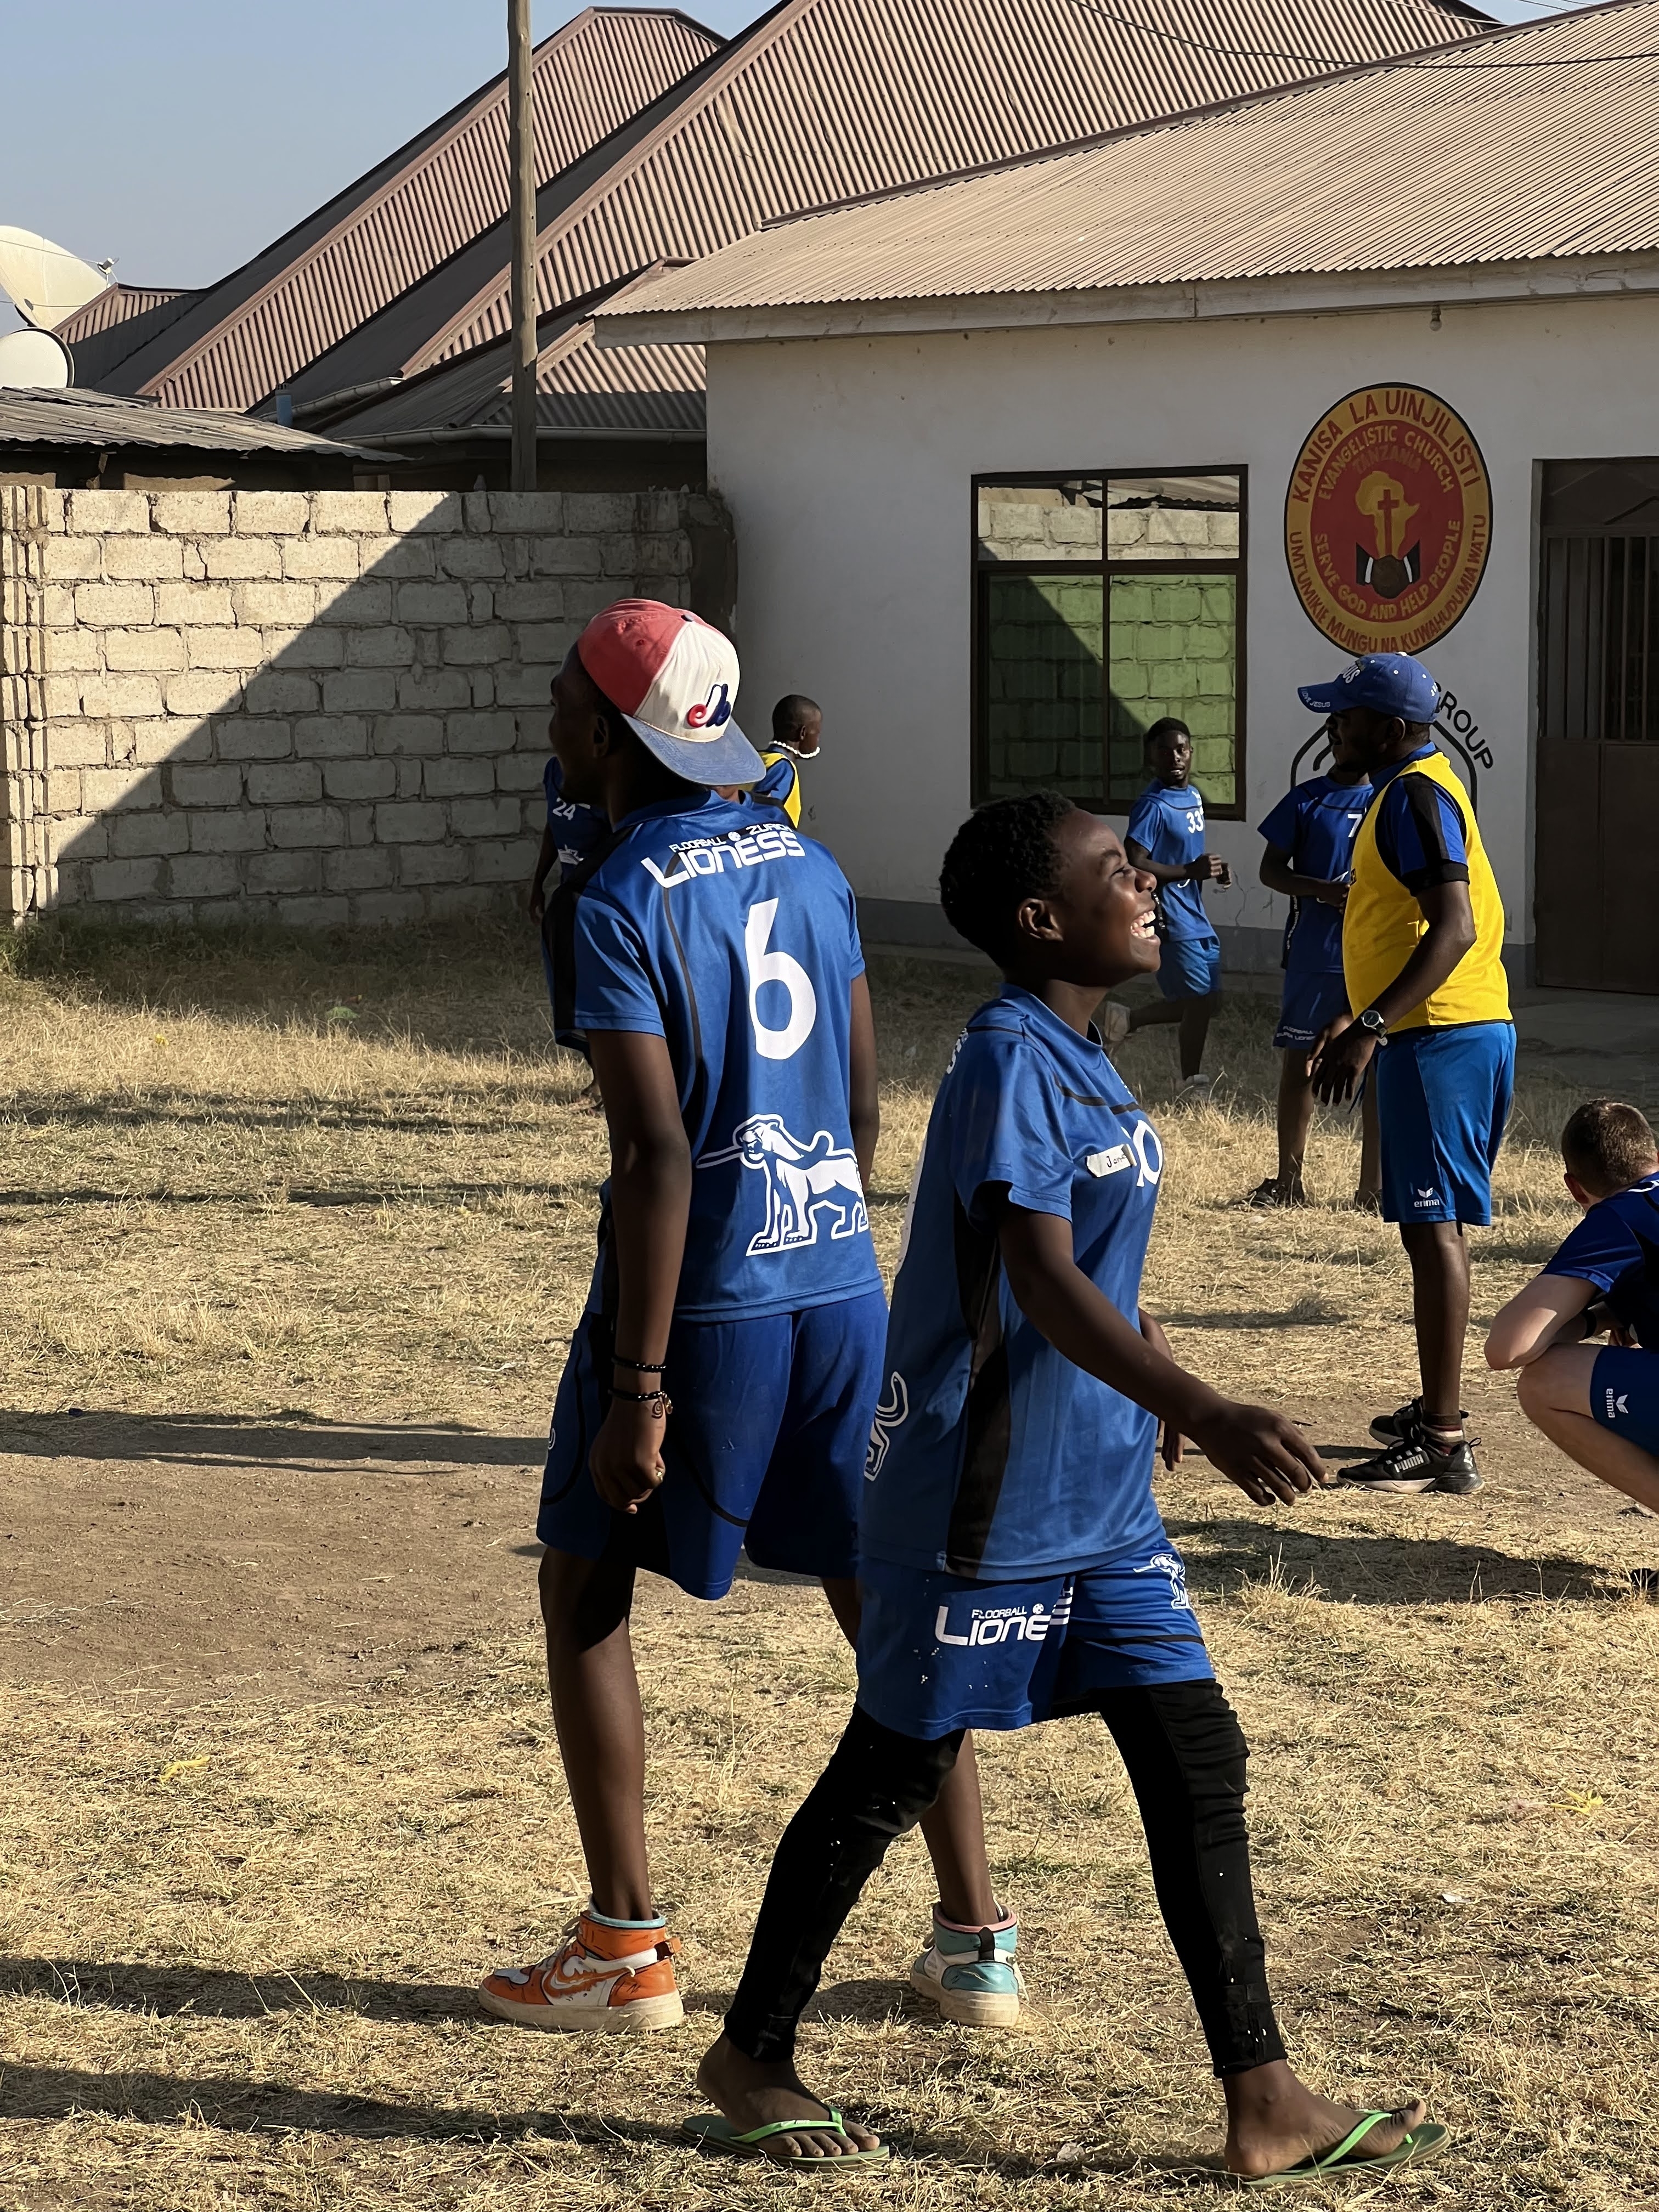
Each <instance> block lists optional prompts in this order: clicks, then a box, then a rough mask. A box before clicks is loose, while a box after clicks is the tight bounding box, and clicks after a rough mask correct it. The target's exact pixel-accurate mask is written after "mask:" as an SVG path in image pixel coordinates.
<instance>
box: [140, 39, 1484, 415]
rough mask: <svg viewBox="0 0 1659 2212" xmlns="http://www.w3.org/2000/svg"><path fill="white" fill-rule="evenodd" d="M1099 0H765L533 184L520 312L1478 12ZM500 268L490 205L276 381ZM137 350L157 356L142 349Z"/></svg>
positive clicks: (496, 301) (482, 327)
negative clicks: (429, 262) (446, 253)
mask: <svg viewBox="0 0 1659 2212" xmlns="http://www.w3.org/2000/svg"><path fill="white" fill-rule="evenodd" d="M1103 4H1106V5H1108V6H1109V7H1111V8H1112V9H1114V11H1115V12H1116V13H1118V14H1120V15H1124V16H1126V17H1127V18H1128V20H1129V25H1130V26H1131V27H1126V26H1125V24H1124V23H1123V22H1113V21H1109V20H1108V18H1107V16H1105V15H1102V14H1100V13H1097V12H1095V11H1094V10H1093V9H1092V8H1091V6H1088V5H1085V4H1082V0H782V4H781V6H780V7H778V8H777V9H775V10H774V12H773V13H772V14H771V15H768V16H766V17H764V18H763V19H762V21H759V22H758V23H757V24H755V25H753V26H751V27H750V29H749V30H747V31H746V32H744V33H740V34H739V36H738V38H737V39H735V40H732V44H731V45H730V46H728V47H727V48H726V49H725V50H724V51H723V52H721V53H720V55H719V56H718V58H715V59H714V60H713V61H711V62H708V63H707V64H705V65H704V66H703V67H702V69H700V70H698V71H697V72H696V76H694V77H693V78H692V80H691V81H690V83H688V84H687V85H686V86H684V88H681V89H680V90H678V92H675V93H670V94H665V96H664V98H663V99H662V100H659V102H658V104H657V106H656V107H655V108H654V109H653V110H652V111H650V112H648V113H647V114H645V115H642V116H641V117H639V118H635V124H634V125H632V126H630V128H629V131H626V132H625V133H623V134H622V135H621V136H620V137H619V138H618V140H617V143H616V145H615V146H614V147H613V148H609V149H607V148H601V149H598V150H597V151H596V152H595V153H594V154H592V155H589V156H587V157H586V158H585V159H584V160H583V161H580V162H579V163H577V164H576V165H574V167H573V168H572V169H571V170H570V171H568V173H565V174H563V175H562V176H560V177H557V178H555V179H553V180H552V182H551V183H550V184H549V185H545V186H544V188H543V189H542V191H541V192H540V193H539V194H538V223H539V259H540V306H541V311H542V313H544V314H556V313H561V312H565V311H568V309H569V308H570V307H572V306H573V304H574V303H576V302H578V301H586V300H590V299H592V297H593V295H595V294H596V293H599V292H602V291H604V290H605V289H608V288H609V287H610V286H611V285H613V284H615V283H617V281H619V280H621V279H623V278H626V277H628V276H634V275H635V274H637V272H639V271H640V270H643V269H645V268H647V267H648V266H649V265H650V264H652V263H653V261H656V260H658V259H663V258H665V259H697V258H702V256H704V255H707V254H710V253H714V252H718V251H719V250H720V248H721V247H722V246H726V245H729V244H730V243H731V242H732V240H736V239H740V238H743V237H744V236H745V235H748V234H751V233H753V232H754V231H755V230H757V228H759V227H760V226H761V225H762V224H763V223H765V222H769V221H771V220H773V219H775V218H776V217H778V216H784V215H788V214H792V213H794V212H796V211H798V210H801V209H803V208H810V207H815V206H822V205H823V204H825V203H826V202H829V201H836V200H841V199H845V198H848V197H853V196H854V195H857V194H859V193H863V192H869V191H881V190H884V189H887V188H890V187H891V186H894V185H902V184H905V183H908V182H911V181H914V180H916V179H923V178H927V177H930V176H937V175H939V174H940V173H946V172H950V171H954V170H957V169H961V168H963V167H971V166H973V165H975V164H977V163H982V162H986V161H1000V160H1006V159H1008V158H1011V157H1016V156H1019V155H1025V154H1029V153H1030V152H1033V151H1034V150H1036V149H1040V148H1044V147H1052V146H1054V145H1058V144H1063V143H1068V142H1071V141H1074V140H1077V139H1079V138H1082V137H1093V136H1096V135H1097V134H1098V133H1100V132H1101V131H1104V130H1110V129H1114V128H1116V127H1119V126H1121V125H1129V124H1135V123H1139V122H1143V121H1145V120H1146V119H1147V118H1150V117H1152V116H1158V115H1167V114H1170V113H1171V112H1176V111H1179V110H1183V109H1188V108H1191V107H1193V106H1195V105H1197V104H1199V103H1201V102H1203V101H1206V100H1212V99H1217V98H1223V97H1226V96H1229V95H1231V94H1238V93H1240V92H1248V91H1251V90H1254V89H1255V88H1258V87H1262V86H1270V85H1274V84H1281V83H1284V82H1287V81H1289V80H1291V79H1293V78H1295V77H1297V76H1306V75H1307V74H1308V72H1309V71H1310V70H1316V69H1319V68H1320V67H1322V66H1323V65H1324V64H1325V62H1326V60H1327V59H1329V60H1332V61H1334V62H1336V63H1339V64H1340V63H1345V62H1359V61H1367V60H1370V59H1372V58H1376V56H1378V55H1382V54H1389V53H1395V52H1400V51H1401V50H1403V49H1407V48H1414V47H1423V46H1433V45H1437V44H1439V43H1441V42H1443V41H1444V40H1448V39H1455V38H1458V37H1461V36H1463V35H1466V34H1468V33H1473V32H1474V31H1478V30H1480V29H1481V28H1483V27H1485V25H1486V21H1487V20H1488V19H1487V18H1486V17H1485V16H1483V15H1479V14H1478V13H1477V12H1476V11H1475V10H1474V9H1470V8H1466V7H1463V6H1462V5H1461V4H1459V0H1103ZM1137 23H1139V24H1140V25H1143V26H1146V27H1144V28H1135V27H1133V25H1134V24H1137ZM1210 46H1231V47H1234V48H1239V49H1246V50H1257V49H1259V50H1261V51H1259V52H1258V51H1246V52H1235V53H1232V54H1225V55H1218V54H1215V53H1212V52H1208V51H1207V48H1208V47H1210ZM507 292H508V287H507V226H506V223H505V222H504V221H503V222H500V223H498V224H497V225H495V228H493V229H491V230H489V231H488V232H487V233H485V234H483V235H482V236H481V237H479V238H478V239H477V240H475V241H474V242H473V243H472V244H471V246H467V247H466V248H465V249H464V250H463V251H462V252H459V253H458V254H457V255H455V256H454V257H453V259H452V260H450V261H449V262H447V263H446V264H444V265H443V266H442V267H441V268H437V269H435V270H433V271H432V273H431V274H430V275H429V276H426V277H425V278H423V280H422V282H420V283H416V284H413V285H411V286H410V287H408V288H407V289H404V290H403V291H401V292H400V293H399V294H398V296H397V297H395V298H393V299H392V300H390V301H388V304H387V305H386V307H383V308H382V309H381V311H380V313H378V314H377V315H374V316H372V317H370V318H368V319H365V320H363V321H362V323H361V324H360V325H358V326H357V327H356V329H355V330H354V331H352V332H351V334H350V335H349V337H346V338H344V339H343V341H342V343H340V344H339V345H338V346H337V347H336V348H335V349H334V350H333V351H332V352H331V354H329V355H328V356H326V357H325V358H323V359H320V360H319V361H318V362H315V363H314V364H313V367H312V368H309V369H308V370H306V371H304V372H301V373H300V374H298V375H297V376H296V377H295V379H294V386H293V388H294V390H295V395H296V398H297V399H299V400H300V401H302V402H303V401H305V400H307V399H313V398H317V397H319V396H321V395H323V394H325V393H326V392H333V391H338V390H341V389H343V388H344V387H349V386H359V385H365V384H371V383H373V382H374V381H376V380H380V379H386V378H389V377H392V376H393V375H397V374H403V375H405V376H408V377H410V378H413V377H414V376H415V375H416V374H419V373H420V372H421V371H422V370H424V369H428V368H431V367H432V366H433V365H434V364H435V363H437V362H442V361H446V360H453V359H457V358H459V357H461V356H465V354H467V353H468V352H471V351H474V350H477V349H480V348H484V347H488V346H489V345H490V344H491V343H492V342H494V341H495V340H496V339H499V338H500V337H502V336H504V334H505V332H506V329H507ZM164 344H165V342H163V345H164ZM577 350H580V348H578V349H577ZM147 358H149V360H150V362H151V363H152V365H153V366H155V367H161V366H166V364H165V363H164V362H161V360H160V356H159V355H158V354H157V353H156V352H155V350H152V352H151V353H150V354H149V356H147ZM569 358H570V359H572V360H574V354H573V355H572V356H570V357H569ZM641 368H642V371H644V370H648V371H649V373H650V374H651V375H652V377H653V378H654V377H655V376H656V375H657V374H659V370H660V373H661V374H666V375H667V376H669V377H671V379H674V380H678V377H679V376H680V374H681V373H682V371H681V367H680V364H679V362H678V358H676V359H674V360H673V361H672V362H669V363H667V364H666V365H665V366H664V365H663V364H659V363H656V362H655V360H654V356H642V359H641ZM168 374H169V376H171V375H172V374H173V371H172V370H171V369H170V368H169V370H168ZM180 374H182V372H180ZM563 374H565V375H566V376H567V377H568V378H569V379H571V380H574V378H575V377H576V376H577V374H579V372H578V371H577V370H576V369H575V368H571V367H568V368H566V369H565V370H564V372H563ZM581 374H587V372H581ZM592 375H593V378H594V380H595V381H594V386H593V388H592V390H591V391H590V392H588V394H587V395H586V399H585V400H584V402H583V404H584V405H592V407H594V408H595V409H598V408H599V406H600V404H601V402H602V401H603V400H605V397H606V391H607V390H608V389H609V388H608V387H604V388H602V382H601V373H600V372H599V371H597V370H595V371H593V372H592ZM154 381H155V384H156V385H157V386H158V387H159V386H160V385H161V383H162V382H165V381H166V380H163V379H159V378H158V379H155V380H154ZM169 388H171V387H170V386H169ZM424 388H425V389H427V390H428V391H430V390H431V387H424ZM685 388H686V387H682V386H680V385H679V384H678V381H675V382H674V383H673V384H672V386H671V390H673V391H675V392H679V391H681V390H683V389H685ZM406 396H408V397H409V398H413V397H414V396H415V395H414V392H410V394H409V395H406ZM637 396H638V398H639V399H640V400H641V404H646V405H647V406H655V405H656V404H658V399H659V397H660V394H659V389H658V386H657V385H656V384H655V383H654V382H653V383H650V384H647V386H642V387H641V391H640V392H639V394H638V395H637ZM609 397H610V403H611V404H614V407H615V410H616V412H615V417H614V422H615V426H616V427H618V428H621V427H625V422H626V421H627V420H628V419H629V405H630V403H629V400H628V398H627V397H626V395H625V393H624V392H623V391H621V390H616V391H611V392H610V395H609ZM572 404H574V393H573V395H572ZM674 404H675V405H676V406H678V404H680V403H679V402H678V401H676V402H675V403H674ZM356 419H359V418H354V420H356ZM362 419H366V418H362ZM377 419H378V418H377ZM405 419H406V418H405ZM409 427H411V428H412V427H418V426H416V425H415V424H413V423H412V422H411V423H410V425H409ZM428 427H430V426H428Z"/></svg>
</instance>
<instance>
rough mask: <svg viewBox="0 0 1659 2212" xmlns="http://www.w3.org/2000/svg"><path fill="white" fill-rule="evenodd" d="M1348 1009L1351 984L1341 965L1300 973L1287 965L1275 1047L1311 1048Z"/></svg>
mask: <svg viewBox="0 0 1659 2212" xmlns="http://www.w3.org/2000/svg"><path fill="white" fill-rule="evenodd" d="M1347 1011H1348V987H1347V985H1346V983H1345V982H1344V981H1343V980H1342V970H1341V969H1340V968H1310V969H1304V970H1303V971H1302V972H1301V973H1300V974H1298V973H1297V970H1296V969H1294V968H1290V969H1286V970H1285V995H1284V998H1283V999H1282V1000H1280V1002H1279V1027H1278V1028H1277V1029H1276V1030H1274V1031H1273V1048H1274V1049H1275V1051H1278V1052H1291V1051H1295V1050H1297V1049H1298V1048H1306V1049H1307V1050H1309V1051H1311V1050H1312V1049H1313V1048H1314V1046H1315V1045H1316V1043H1317V1042H1318V1041H1319V1033H1320V1031H1321V1030H1322V1029H1324V1028H1325V1026H1326V1024H1328V1023H1330V1022H1334V1020H1335V1019H1336V1018H1337V1016H1338V1015H1339V1014H1346V1012H1347Z"/></svg>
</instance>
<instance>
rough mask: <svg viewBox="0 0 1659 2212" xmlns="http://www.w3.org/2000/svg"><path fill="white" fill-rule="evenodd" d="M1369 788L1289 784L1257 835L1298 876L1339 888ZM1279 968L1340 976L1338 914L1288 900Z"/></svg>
mask: <svg viewBox="0 0 1659 2212" xmlns="http://www.w3.org/2000/svg"><path fill="white" fill-rule="evenodd" d="M1370 795H1371V793H1370V785H1369V784H1368V783H1367V782H1366V781H1364V778H1363V777H1362V778H1361V779H1360V781H1358V783H1333V782H1332V781H1331V779H1330V777H1329V776H1328V775H1314V776H1310V777H1309V779H1308V781H1306V782H1305V783H1298V784H1293V785H1292V786H1291V789H1290V790H1289V791H1287V792H1286V793H1285V796H1284V797H1283V799H1280V800H1279V804H1278V805H1277V806H1275V807H1274V809H1273V812H1272V813H1271V814H1270V815H1269V816H1268V817H1267V820H1266V821H1265V822H1263V823H1261V828H1260V829H1259V830H1258V832H1257V835H1258V836H1261V837H1263V838H1265V839H1266V841H1267V843H1268V844H1270V845H1272V846H1273V847H1275V848H1277V850H1278V851H1279V852H1281V853H1283V854H1286V855H1287V856H1288V858H1289V860H1290V864H1291V869H1292V870H1293V872H1295V873H1296V874H1297V875H1298V876H1316V877H1317V878H1319V880H1320V882H1321V883H1322V884H1343V883H1346V881H1347V880H1348V877H1349V874H1350V873H1351V872H1352V866H1353V841H1354V839H1355V838H1356V837H1357V836H1358V835H1359V825H1360V823H1362V822H1363V821H1364V818H1365V808H1366V806H1367V805H1368V804H1369V802H1370ZM1283 964H1284V966H1285V967H1286V968H1287V969H1291V970H1292V971H1293V972H1294V973H1295V974H1297V975H1333V974H1334V975H1340V974H1341V972H1342V910H1341V908H1340V907H1334V906H1327V905H1326V903H1325V902H1324V901H1323V899H1312V898H1310V899H1299V898H1293V899H1292V900H1291V918H1290V920H1289V921H1287V922H1286V923H1285V952H1284V962H1283Z"/></svg>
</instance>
